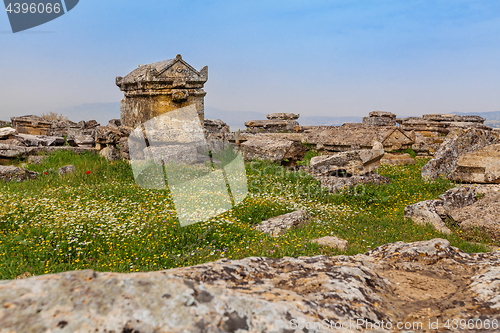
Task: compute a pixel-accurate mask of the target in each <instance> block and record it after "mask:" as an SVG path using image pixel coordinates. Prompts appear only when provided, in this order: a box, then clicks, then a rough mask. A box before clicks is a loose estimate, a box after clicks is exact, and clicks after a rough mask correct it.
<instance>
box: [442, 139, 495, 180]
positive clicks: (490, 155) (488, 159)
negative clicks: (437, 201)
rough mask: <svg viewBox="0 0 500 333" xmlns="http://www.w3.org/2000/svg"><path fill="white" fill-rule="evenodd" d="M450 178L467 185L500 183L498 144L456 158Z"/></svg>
mask: <svg viewBox="0 0 500 333" xmlns="http://www.w3.org/2000/svg"><path fill="white" fill-rule="evenodd" d="M450 178H451V179H453V180H456V181H462V182H468V183H496V184H498V183H500V144H495V145H489V146H486V147H483V148H480V149H477V150H474V151H472V152H470V153H467V154H462V155H460V156H458V158H457V167H456V168H455V170H454V171H453V172H452V173H451V176H450Z"/></svg>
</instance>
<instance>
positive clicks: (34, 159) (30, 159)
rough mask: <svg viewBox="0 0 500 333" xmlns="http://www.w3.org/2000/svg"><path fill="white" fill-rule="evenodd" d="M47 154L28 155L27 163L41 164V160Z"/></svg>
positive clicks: (45, 157)
mask: <svg viewBox="0 0 500 333" xmlns="http://www.w3.org/2000/svg"><path fill="white" fill-rule="evenodd" d="M47 157H48V156H47V155H31V156H28V161H27V162H28V163H29V164H42V163H43V161H45V160H46V159H47Z"/></svg>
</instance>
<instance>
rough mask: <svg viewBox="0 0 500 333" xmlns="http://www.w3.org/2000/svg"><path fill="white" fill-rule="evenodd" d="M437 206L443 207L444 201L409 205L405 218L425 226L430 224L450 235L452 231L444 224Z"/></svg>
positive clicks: (406, 208) (429, 201) (428, 201)
mask: <svg viewBox="0 0 500 333" xmlns="http://www.w3.org/2000/svg"><path fill="white" fill-rule="evenodd" d="M436 206H442V201H441V200H427V201H421V202H417V203H416V204H413V205H408V206H406V207H405V212H404V217H405V219H407V218H410V219H411V220H412V221H413V222H415V223H417V224H420V225H424V226H425V225H426V224H428V223H429V224H431V225H432V226H433V227H434V229H436V230H437V231H439V232H442V233H444V234H450V233H451V230H450V229H449V228H448V227H446V225H445V224H444V222H443V220H442V219H441V216H440V215H439V214H438V212H437V211H436Z"/></svg>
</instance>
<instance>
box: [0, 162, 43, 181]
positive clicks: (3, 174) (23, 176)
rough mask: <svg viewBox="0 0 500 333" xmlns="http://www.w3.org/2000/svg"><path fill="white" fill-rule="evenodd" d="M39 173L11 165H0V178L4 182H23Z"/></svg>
mask: <svg viewBox="0 0 500 333" xmlns="http://www.w3.org/2000/svg"><path fill="white" fill-rule="evenodd" d="M39 175H40V174H39V173H38V172H34V171H30V170H26V169H23V168H19V167H15V166H13V165H8V166H4V165H0V180H3V181H5V182H7V183H8V182H11V181H14V182H24V181H26V180H30V179H35V178H36V177H38V176H39Z"/></svg>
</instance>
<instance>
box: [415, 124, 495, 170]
mask: <svg viewBox="0 0 500 333" xmlns="http://www.w3.org/2000/svg"><path fill="white" fill-rule="evenodd" d="M497 143H500V134H499V133H496V132H494V131H485V130H481V129H475V128H468V129H458V128H457V129H454V130H452V132H450V134H449V135H448V136H447V137H446V140H445V142H444V143H443V144H442V145H441V148H440V149H439V151H437V152H436V153H435V154H434V158H433V159H431V160H430V161H429V163H427V164H426V165H424V166H423V167H422V177H423V178H431V179H436V178H438V177H439V176H444V177H450V176H451V173H452V172H453V171H454V170H455V168H456V167H457V160H458V156H460V155H462V154H466V153H469V152H472V151H474V150H477V149H479V148H483V147H485V146H488V145H491V144H497Z"/></svg>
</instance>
